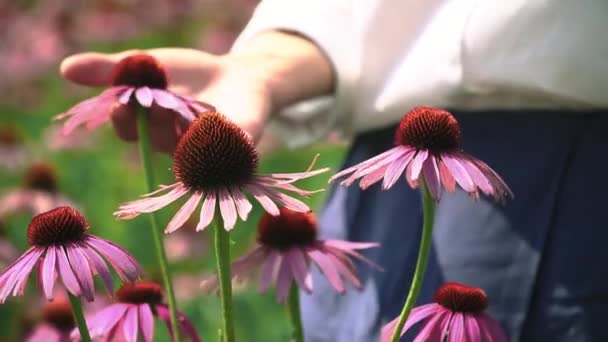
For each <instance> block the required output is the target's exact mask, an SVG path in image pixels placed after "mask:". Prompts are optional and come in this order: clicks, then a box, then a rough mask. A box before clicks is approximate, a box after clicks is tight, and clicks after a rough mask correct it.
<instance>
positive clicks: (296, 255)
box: [287, 248, 312, 294]
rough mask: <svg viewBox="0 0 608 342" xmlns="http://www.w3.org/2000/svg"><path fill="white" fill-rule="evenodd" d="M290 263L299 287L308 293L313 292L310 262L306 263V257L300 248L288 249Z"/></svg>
mask: <svg viewBox="0 0 608 342" xmlns="http://www.w3.org/2000/svg"><path fill="white" fill-rule="evenodd" d="M287 254H288V259H287V260H289V263H290V265H291V271H292V273H293V275H294V278H295V279H296V282H297V284H298V287H299V288H300V289H302V290H304V291H306V292H307V293H309V294H310V293H312V283H311V282H310V277H309V276H310V272H309V270H308V264H307V263H306V257H305V256H304V253H303V252H302V251H301V250H300V249H299V248H291V249H290V250H289V251H287Z"/></svg>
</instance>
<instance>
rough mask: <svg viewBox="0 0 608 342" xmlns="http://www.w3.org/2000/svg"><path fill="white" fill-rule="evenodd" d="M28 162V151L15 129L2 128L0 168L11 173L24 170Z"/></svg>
mask: <svg viewBox="0 0 608 342" xmlns="http://www.w3.org/2000/svg"><path fill="white" fill-rule="evenodd" d="M26 160H27V150H26V148H25V145H24V144H23V141H22V139H21V137H20V135H19V134H18V133H17V132H16V130H15V129H14V127H10V126H0V167H2V168H4V169H7V170H9V171H14V170H17V169H20V168H22V167H23V166H24V165H25V163H26Z"/></svg>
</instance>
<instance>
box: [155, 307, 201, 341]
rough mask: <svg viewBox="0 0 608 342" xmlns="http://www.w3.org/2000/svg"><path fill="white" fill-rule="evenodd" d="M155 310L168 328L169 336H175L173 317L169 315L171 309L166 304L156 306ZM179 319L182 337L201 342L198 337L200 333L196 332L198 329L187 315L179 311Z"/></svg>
mask: <svg viewBox="0 0 608 342" xmlns="http://www.w3.org/2000/svg"><path fill="white" fill-rule="evenodd" d="M154 309H155V310H156V314H157V315H158V318H160V319H161V320H162V321H163V322H164V323H165V325H166V326H167V330H169V334H170V335H171V336H173V328H172V327H171V317H170V314H169V308H168V307H167V306H166V305H164V304H158V305H155V306H154ZM177 319H178V321H179V328H180V330H181V333H182V335H184V336H188V337H189V338H190V340H191V341H192V342H200V341H201V339H200V337H199V336H198V333H197V332H196V329H195V328H194V325H193V324H192V322H190V320H189V319H188V317H186V315H184V314H183V313H182V312H180V311H178V312H177Z"/></svg>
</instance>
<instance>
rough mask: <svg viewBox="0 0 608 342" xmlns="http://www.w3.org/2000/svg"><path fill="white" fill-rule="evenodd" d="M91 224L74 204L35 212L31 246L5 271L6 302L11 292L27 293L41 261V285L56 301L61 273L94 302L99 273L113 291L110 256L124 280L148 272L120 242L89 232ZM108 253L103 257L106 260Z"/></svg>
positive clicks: (1, 296) (2, 294)
mask: <svg viewBox="0 0 608 342" xmlns="http://www.w3.org/2000/svg"><path fill="white" fill-rule="evenodd" d="M88 229H89V224H88V223H87V221H86V219H85V218H84V216H82V214H80V213H79V212H78V211H77V210H75V209H74V208H70V207H59V208H56V209H53V210H51V211H48V212H46V213H42V214H40V215H38V216H35V217H34V218H33V219H32V221H31V222H30V224H29V226H28V227H27V241H28V243H29V244H30V246H32V247H30V249H28V250H27V251H26V252H25V253H24V254H23V255H22V256H21V257H20V258H19V259H17V261H15V262H13V263H12V264H11V265H10V266H8V268H6V269H5V270H4V272H2V274H0V303H4V302H5V301H6V298H7V297H8V296H9V295H10V294H11V292H12V295H13V296H18V295H23V291H24V290H25V284H26V282H27V279H28V277H29V274H30V273H31V271H32V270H33V269H34V267H35V266H36V265H38V283H39V284H40V287H42V289H43V291H44V294H45V296H46V298H47V299H48V300H52V299H53V287H54V285H55V280H56V278H57V276H59V277H60V278H61V281H62V282H63V285H64V286H65V288H66V289H67V290H68V291H69V292H70V293H71V294H73V295H74V296H78V297H79V296H82V297H84V298H86V299H87V300H88V301H93V299H94V296H95V286H94V284H93V276H94V275H97V274H98V275H99V276H100V277H101V279H102V280H103V282H104V284H105V286H106V288H107V290H108V292H110V293H112V292H113V283H112V275H111V273H110V270H109V269H108V267H107V265H106V263H105V261H104V259H103V258H105V259H107V260H108V261H109V262H110V264H111V265H112V267H113V268H114V270H115V271H116V273H117V274H118V276H119V277H120V279H121V280H122V281H123V282H133V281H135V280H136V279H137V278H138V277H139V275H140V274H141V273H142V269H141V267H140V266H139V264H138V263H137V262H136V261H135V259H134V258H133V257H132V256H131V255H130V254H129V253H128V252H127V251H125V250H124V249H122V248H120V247H118V246H117V245H115V244H113V243H111V242H109V241H106V240H104V239H100V238H98V237H96V236H94V235H91V234H89V233H87V230H88ZM102 257H103V258H102Z"/></svg>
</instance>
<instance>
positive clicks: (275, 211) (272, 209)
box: [245, 184, 280, 216]
mask: <svg viewBox="0 0 608 342" xmlns="http://www.w3.org/2000/svg"><path fill="white" fill-rule="evenodd" d="M245 189H246V190H247V191H249V193H251V194H252V195H253V197H254V198H255V199H256V200H257V201H258V202H259V203H260V204H261V205H262V207H263V208H264V210H266V212H268V213H269V214H270V215H272V216H278V215H279V214H280V212H279V208H278V207H277V205H276V204H275V203H274V202H273V201H272V200H271V199H270V197H268V195H266V193H265V192H264V191H263V190H262V189H261V188H260V187H259V186H257V185H255V184H250V185H246V186H245Z"/></svg>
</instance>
